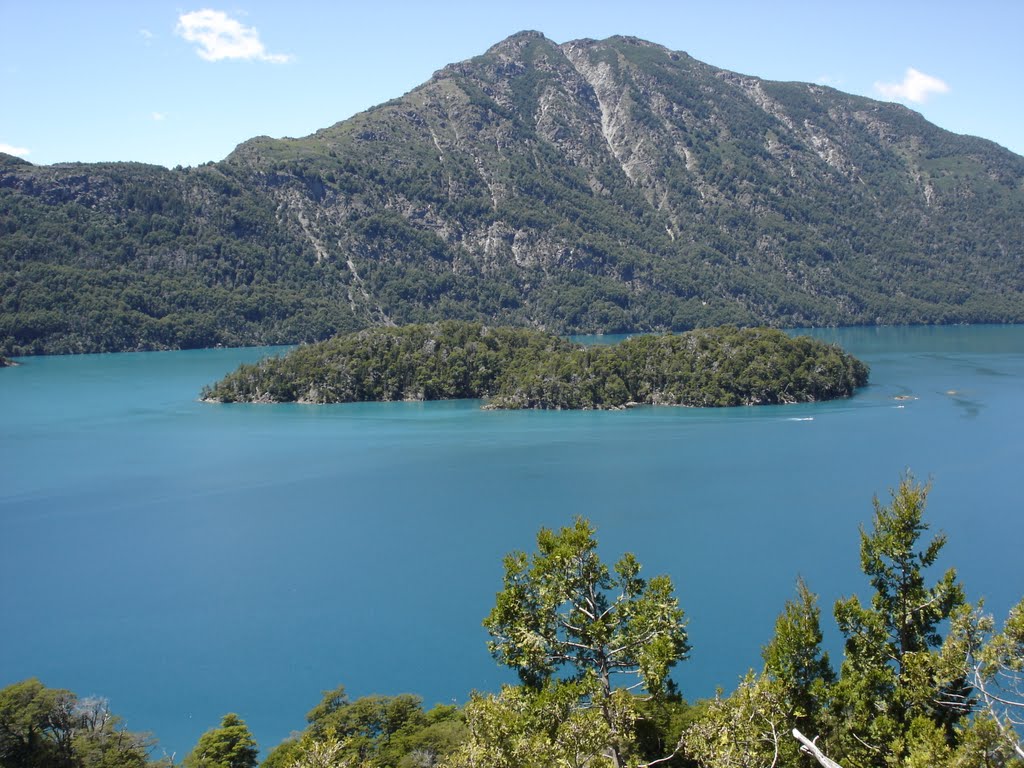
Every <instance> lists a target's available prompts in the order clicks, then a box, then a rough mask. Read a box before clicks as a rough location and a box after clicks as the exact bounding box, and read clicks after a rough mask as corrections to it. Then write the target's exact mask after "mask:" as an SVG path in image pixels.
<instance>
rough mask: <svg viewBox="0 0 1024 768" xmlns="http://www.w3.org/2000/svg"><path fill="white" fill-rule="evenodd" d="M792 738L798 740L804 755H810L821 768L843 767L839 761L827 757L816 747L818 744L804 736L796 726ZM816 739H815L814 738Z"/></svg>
mask: <svg viewBox="0 0 1024 768" xmlns="http://www.w3.org/2000/svg"><path fill="white" fill-rule="evenodd" d="M793 738H795V739H796V740H797V741H799V742H800V751H801V752H803V753H804V754H805V755H810V756H811V757H813V758H814V759H815V760H817V761H818V764H819V765H821V766H822V768H843V766H841V765H840V764H839V763H837V762H836V761H835V760H832V759H831V758H829V757H827V756H826V755H825V753H824V752H822V751H821V750H820V749H818V745H817V744H815V743H814V741H811V740H810V739H808V738H807V737H806V736H804V735H803V734H802V733H800V731H798V730H797V729H796V728H794V729H793ZM815 741H817V739H815Z"/></svg>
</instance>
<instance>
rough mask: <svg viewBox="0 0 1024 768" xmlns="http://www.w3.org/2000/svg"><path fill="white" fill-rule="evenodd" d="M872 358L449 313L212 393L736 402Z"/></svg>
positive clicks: (508, 404) (802, 390)
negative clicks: (550, 327)
mask: <svg viewBox="0 0 1024 768" xmlns="http://www.w3.org/2000/svg"><path fill="white" fill-rule="evenodd" d="M867 380H868V367H867V366H866V365H865V364H864V363H863V362H861V361H860V360H858V359H856V358H855V357H853V356H852V355H850V354H848V353H846V352H844V351H843V350H842V349H840V348H838V347H837V346H835V345H832V344H827V343H825V342H822V341H818V340H816V339H812V338H809V337H806V336H801V337H797V338H792V337H790V336H788V335H786V334H785V333H783V332H782V331H779V330H774V329H769V328H736V327H733V326H726V327H720V328H705V329H699V330H694V331H689V332H686V333H682V334H678V335H675V334H664V335H650V336H636V337H632V338H628V339H626V340H624V341H621V342H619V343H617V344H611V345H590V346H585V345H582V344H575V343H572V342H570V341H567V340H565V339H562V338H560V337H558V336H556V335H554V334H550V333H546V332H543V331H538V330H532V329H525V328H507V327H490V326H487V325H484V324H482V323H476V322H462V321H446V322H440V323H428V324H419V325H408V326H403V327H375V328H370V329H367V330H363V331H358V332H355V333H350V334H346V335H342V336H338V337H336V338H333V339H329V340H327V341H323V342H319V343H316V344H309V345H304V346H300V347H298V348H296V349H294V350H292V351H291V352H289V353H287V354H286V355H284V356H283V357H271V358H267V359H265V360H262V361H260V362H258V363H256V364H253V365H242V366H240V367H239V368H238V369H237V370H236V371H234V372H233V373H231V374H229V375H228V376H226V377H224V378H223V379H221V380H220V381H219V382H217V383H216V384H214V385H212V386H209V387H206V388H204V389H203V391H202V393H201V398H202V399H203V400H204V401H207V402H219V403H230V402H250V403H282V402H299V403H345V402H359V401H395V400H450V399H459V398H482V399H486V401H487V403H486V405H485V407H487V408H507V409H523V408H534V409H613V408H625V407H630V406H633V405H679V406H695V407H706V406H736V405H764V404H780V403H799V402H813V401H819V400H831V399H834V398H838V397H849V396H850V395H852V394H853V392H854V390H855V389H856V388H857V387H861V386H864V385H865V384H866V383H867Z"/></svg>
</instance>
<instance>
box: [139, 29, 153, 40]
mask: <svg viewBox="0 0 1024 768" xmlns="http://www.w3.org/2000/svg"><path fill="white" fill-rule="evenodd" d="M139 37H141V38H142V39H143V40H145V41H147V42H148V41H150V40H152V39H153V33H152V32H150V31H149V30H148V29H140V30H139Z"/></svg>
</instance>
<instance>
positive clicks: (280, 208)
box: [0, 32, 1024, 351]
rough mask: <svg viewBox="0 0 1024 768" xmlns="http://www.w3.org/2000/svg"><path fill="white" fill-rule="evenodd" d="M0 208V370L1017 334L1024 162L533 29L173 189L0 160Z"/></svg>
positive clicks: (919, 129)
mask: <svg viewBox="0 0 1024 768" xmlns="http://www.w3.org/2000/svg"><path fill="white" fill-rule="evenodd" d="M0 195H2V197H0V204H2V207H0V216H2V219H0V225H2V226H3V227H5V228H6V231H7V233H8V234H7V235H6V236H5V237H4V238H3V241H2V244H0V259H2V261H0V268H2V270H3V272H2V279H3V280H4V281H5V284H6V285H8V286H10V287H12V288H13V290H14V291H15V293H16V294H18V298H17V300H16V301H15V300H11V299H10V297H9V296H8V297H7V298H5V299H4V302H3V304H0V310H2V312H0V341H2V345H0V348H2V349H7V350H9V351H43V350H46V349H51V348H53V346H54V340H55V339H57V338H67V337H68V333H71V335H72V336H74V337H75V338H76V339H77V341H76V342H75V345H72V346H73V348H107V347H111V346H113V347H116V348H126V347H127V348H133V347H146V346H191V345H195V344H197V343H199V344H207V343H217V342H220V343H245V342H251V341H294V340H300V339H312V338H319V337H322V336H324V335H326V334H328V333H331V332H334V331H336V330H341V329H344V328H349V327H355V326H358V325H364V324H372V323H399V322H409V321H422V320H431V319H438V318H444V317H460V318H487V319H490V320H497V321H502V322H514V323H526V324H533V325H538V326H544V327H547V328H549V329H552V330H557V331H598V330H601V331H619V330H643V329H664V328H673V329H682V328H686V327H692V326H695V325H705V324H712V323H718V322H723V321H727V322H738V323H760V322H767V323H774V324H778V325H804V324H837V323H875V322H882V323H885V322H964V321H966V322H971V321H1007V320H1016V321H1020V320H1024V298H1022V288H1024V277H1022V270H1021V269H1020V259H1021V253H1022V251H1024V158H1021V157H1019V156H1016V155H1014V154H1012V153H1010V152H1008V151H1006V150H1003V149H1002V148H1000V147H998V146H996V145H995V144H992V143H991V142H987V141H984V140H981V139H975V138H970V137H961V136H956V135H953V134H950V133H948V132H945V131H942V130H940V129H938V128H936V127H935V126H932V125H930V124H929V123H927V122H926V121H925V120H923V118H921V117H920V116H919V115H917V114H916V113H914V112H911V111H910V110H907V109H905V108H903V107H900V106H896V105H893V104H884V103H881V102H876V101H872V100H870V99H865V98H860V97H854V96H849V95H846V94H843V93H840V92H838V91H835V90H832V89H829V88H825V87H821V86H814V85H808V84H802V83H773V82H768V81H764V80H760V79H758V78H755V77H749V76H745V75H739V74H736V73H732V72H726V71H723V70H719V69H716V68H714V67H712V66H709V65H707V64H703V63H701V62H699V61H696V60H694V59H692V58H690V57H689V56H687V55H686V54H685V53H680V52H674V51H669V50H667V49H665V48H662V47H660V46H657V45H654V44H651V43H648V42H645V41H641V40H636V39H633V38H611V39H609V40H604V41H593V40H580V41H573V42H569V43H565V44H563V45H557V44H555V43H553V42H552V41H549V40H547V39H546V38H544V37H543V35H540V34H539V33H535V32H524V33H520V34H518V35H514V36H513V37H511V38H509V39H507V40H505V41H502V42H501V43H499V44H497V45H495V46H494V47H492V48H491V49H490V50H488V51H487V52H486V53H485V54H484V55H482V56H480V57H478V58H475V59H472V60H470V61H466V62H462V63H459V64H453V65H450V66H448V67H446V68H444V69H442V70H441V71H439V72H437V73H436V74H435V75H434V77H432V78H431V80H430V81H428V82H427V83H425V84H423V85H422V86H420V87H419V88H417V89H415V90H413V91H411V92H410V93H408V94H406V95H405V96H403V97H401V98H399V99H395V100H393V101H390V102H387V103H385V104H383V105H381V106H379V107H376V108H374V109H371V110H369V111H367V112H365V113H363V114H360V115H357V116H355V117H353V118H352V119H350V120H346V121H344V122H341V123H338V124H336V125H334V126H332V127H330V128H326V129H324V130H322V131H319V132H317V133H316V134H314V135H312V136H309V137H306V138H303V139H283V140H272V139H269V138H265V137H263V138H256V139H253V140H251V141H248V142H246V143H245V144H243V145H241V146H239V147H238V149H237V150H236V151H235V152H234V153H233V154H232V155H230V156H229V157H228V158H227V159H225V160H224V161H223V162H221V163H217V164H210V165H207V166H203V167H201V168H196V169H185V170H179V171H163V170H161V169H153V168H149V167H146V166H133V165H110V166H80V165H77V166H51V167H43V168H37V167H34V166H29V165H27V164H24V163H14V162H8V163H6V164H5V163H0ZM0 231H4V230H0ZM112 275H114V276H115V277H116V276H117V275H120V276H119V277H117V279H113V278H112ZM71 277H76V278H77V279H79V281H80V282H83V283H85V284H87V286H88V285H91V286H92V287H91V288H89V289H88V291H89V292H88V297H87V296H86V294H83V293H81V292H75V291H74V290H73V289H72V288H69V289H68V291H69V293H68V294H67V295H66V297H65V298H66V299H67V301H69V302H70V303H71V304H72V305H76V306H80V307H82V308H83V309H84V314H85V315H86V316H87V317H90V318H93V320H95V322H97V323H103V322H106V323H107V325H108V326H109V325H110V320H109V316H110V314H111V312H109V311H106V312H105V311H104V307H103V305H104V304H113V309H114V310H116V311H115V312H114V314H115V315H116V316H117V317H118V318H120V319H119V321H118V323H115V326H116V327H115V328H114V329H112V330H110V329H108V331H109V332H107V335H106V336H104V335H103V333H100V332H99V331H91V330H86V329H81V328H80V329H77V330H74V331H73V332H72V331H71V330H70V329H67V330H68V332H67V333H66V332H65V330H62V329H61V327H60V322H59V321H58V320H56V319H55V318H54V317H53V316H52V313H53V312H56V311H58V310H57V309H55V308H54V307H53V306H51V305H47V304H46V303H45V302H40V301H39V300H38V296H37V293H38V290H37V289H38V288H39V286H41V285H45V284H48V283H52V282H53V281H57V282H58V283H60V282H61V281H65V282H66V281H67V280H69V279H70V278H71ZM158 286H162V287H158ZM170 286H174V288H173V289H171V290H170V293H171V294H172V297H171V298H168V297H167V293H168V289H169V287H170ZM154 291H157V292H158V294H159V295H158V297H157V299H159V300H154V298H153V297H152V294H153V292H154ZM175 292H177V293H175ZM174 295H176V296H177V297H178V298H177V299H175V298H173V296H174ZM89 297H91V298H89ZM93 305H95V306H93ZM90 308H91V309H90ZM107 309H108V310H109V309H111V307H107ZM90 311H92V314H90ZM118 312H119V313H120V315H118V314H117V313H118ZM40 313H43V314H40ZM45 313H50V315H47V314H45ZM79 314H82V313H81V312H80V313H79ZM104 317H106V318H108V319H106V320H104V319H103V318H104ZM93 320H90V322H92V321H93ZM62 334H63V336H62ZM75 334H77V336H75ZM119 337H120V338H119ZM41 339H42V340H43V341H40V340H41ZM98 339H99V341H97V340H98Z"/></svg>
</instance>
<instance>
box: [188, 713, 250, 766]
mask: <svg viewBox="0 0 1024 768" xmlns="http://www.w3.org/2000/svg"><path fill="white" fill-rule="evenodd" d="M258 756H259V749H258V748H257V746H256V740H255V739H254V738H253V737H252V734H251V733H250V732H249V728H248V726H246V724H245V722H243V721H242V719H241V718H240V717H239V716H238V715H236V714H234V713H229V714H227V715H224V718H223V719H222V720H221V723H220V727H219V728H212V729H210V730H209V731H207V732H206V733H204V734H203V735H202V736H200V737H199V741H198V743H197V744H196V746H195V747H194V748H193V750H192V751H191V752H190V753H189V754H188V755H187V756H186V757H185V760H184V762H182V766H183V768H256V763H257V757H258Z"/></svg>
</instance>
